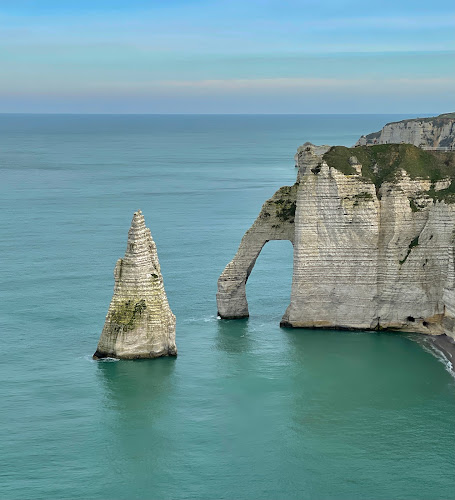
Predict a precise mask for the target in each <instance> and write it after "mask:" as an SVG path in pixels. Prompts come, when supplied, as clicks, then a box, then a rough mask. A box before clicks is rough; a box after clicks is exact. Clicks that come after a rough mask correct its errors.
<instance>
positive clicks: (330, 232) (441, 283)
mask: <svg viewBox="0 0 455 500" xmlns="http://www.w3.org/2000/svg"><path fill="white" fill-rule="evenodd" d="M441 116H442V117H446V116H450V115H441ZM428 120H433V121H425V120H420V121H419V120H408V121H403V122H398V123H397V124H388V125H386V127H384V129H383V131H384V130H385V129H386V128H387V127H389V128H388V130H389V131H390V132H387V134H389V135H387V134H386V133H383V132H381V133H378V134H379V135H378V136H377V140H380V141H384V142H385V141H388V140H389V139H390V140H391V139H392V137H393V138H396V139H397V142H398V143H397V144H377V145H370V146H366V145H364V146H357V147H354V148H346V147H343V146H334V147H330V146H314V145H313V144H310V143H306V144H304V145H303V146H301V147H300V148H299V149H298V153H297V155H296V163H297V166H298V168H299V170H298V174H297V180H296V183H295V184H294V185H293V186H285V187H282V188H280V189H279V190H278V191H277V192H276V193H275V194H274V195H273V196H272V198H270V199H269V200H267V201H266V202H265V203H264V205H263V207H262V210H261V212H260V213H259V216H258V218H257V219H256V221H255V222H254V224H253V225H252V226H251V228H250V229H249V230H248V231H247V232H246V233H245V235H244V237H243V238H242V241H241V243H240V247H239V249H238V251H237V253H236V255H235V257H234V258H233V260H232V261H231V262H230V263H229V264H228V265H227V266H226V268H225V270H224V271H223V273H222V274H221V276H220V278H219V280H218V293H217V304H218V313H219V315H220V316H221V317H222V318H240V317H246V316H248V314H249V312H248V303H247V299H246V292H245V284H246V282H247V280H248V277H249V275H250V273H251V270H252V269H253V266H254V264H255V261H256V259H257V257H258V255H259V253H260V251H261V249H262V247H263V246H264V245H265V243H267V242H268V241H270V240H283V239H285V240H290V241H291V242H292V243H293V245H294V263H293V280H292V290H291V300H290V305H289V307H288V308H287V310H286V312H285V313H284V316H283V318H282V321H281V324H282V326H289V327H307V328H340V329H343V328H344V329H359V330H395V331H406V332H419V333H426V334H432V335H441V334H444V333H445V334H447V335H448V336H450V337H451V338H453V339H455V264H454V262H455V258H454V257H455V247H454V235H455V181H454V179H455V175H454V172H455V153H452V152H441V151H425V150H423V149H422V148H419V147H416V146H415V145H413V144H402V142H403V141H406V139H408V138H409V137H410V136H409V135H402V136H399V137H397V136H396V134H395V132H393V133H392V129H394V126H396V127H398V129H399V130H408V129H409V130H410V129H411V128H413V129H415V130H417V129H420V128H422V129H424V130H425V131H426V132H425V134H429V135H431V134H430V132H429V129H428V128H427V125H428V124H429V123H432V124H433V125H432V126H434V127H436V125H435V124H439V123H441V126H439V125H438V126H437V127H436V128H434V130H436V129H437V130H445V131H447V134H446V135H445V136H444V141H445V142H444V144H449V138H451V139H450V140H453V122H454V119H452V118H451V119H450V120H451V122H450V123H451V125H449V124H446V119H445V118H441V119H440V117H438V118H436V119H428ZM438 120H440V122H439V121H438ZM450 120H449V119H448V121H450ZM443 122H444V123H443ZM419 123H421V124H419ZM398 129H397V130H398ZM438 133H439V132H438ZM406 134H407V132H406ZM429 135H428V136H429ZM436 135H437V134H436V132H435V133H434V134H433V137H436ZM366 137H367V138H368V137H370V136H366ZM422 137H424V134H423V133H420V135H419V141H420V140H421V138H422ZM425 137H426V135H425ZM402 139H403V140H402ZM441 141H442V139H441V135H439V136H438V139H434V140H433V142H432V144H441ZM450 144H451V143H450Z"/></svg>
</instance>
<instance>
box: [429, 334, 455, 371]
mask: <svg viewBox="0 0 455 500" xmlns="http://www.w3.org/2000/svg"><path fill="white" fill-rule="evenodd" d="M426 340H428V343H429V344H430V346H431V347H432V348H433V350H434V351H439V354H442V355H443V356H444V358H445V359H446V360H447V361H448V362H449V363H450V371H451V372H452V374H455V366H454V365H455V340H454V339H452V338H451V337H449V336H448V335H445V334H442V335H428V336H426ZM435 354H438V353H436V352H435Z"/></svg>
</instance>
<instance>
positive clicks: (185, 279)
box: [0, 114, 455, 500]
mask: <svg viewBox="0 0 455 500" xmlns="http://www.w3.org/2000/svg"><path fill="white" fill-rule="evenodd" d="M408 117H409V115H406V116H405V115H6V114H3V115H0V256H1V260H0V283H1V285H0V332H1V337H0V353H1V362H0V498H1V499H46V500H50V499H229V500H230V499H232V500H242V499H253V500H254V499H261V500H268V499H271V500H272V499H346V500H353V499H368V500H375V499H387V500H390V499H395V500H396V499H412V500H416V499H424V500H429V499H444V500H447V499H453V498H455V379H454V377H453V376H452V375H451V373H450V370H449V366H448V362H447V360H445V359H444V358H443V357H442V356H440V355H438V353H437V352H434V351H432V348H431V346H430V345H428V344H426V343H425V341H423V340H422V339H421V338H420V340H419V338H417V337H418V336H416V335H411V334H399V333H378V332H374V333H372V332H346V331H325V330H303V329H283V328H280V327H279V323H280V319H281V316H282V315H283V313H284V311H285V309H286V307H287V305H288V304H289V300H290V289H291V279H292V245H291V243H290V242H288V241H274V242H270V243H268V244H267V245H266V246H265V247H264V249H263V251H262V253H261V255H260V256H259V258H258V260H257V263H256V266H255V268H254V270H253V272H252V274H251V276H250V279H249V281H248V284H247V296H248V301H249V308H250V317H249V318H248V319H245V320H232V321H227V320H220V319H218V318H217V308H216V300H215V294H216V288H217V279H218V276H219V275H220V273H221V272H222V270H223V269H224V267H225V266H226V264H227V263H228V262H229V261H230V260H231V259H232V257H233V256H234V254H235V252H236V250H237V248H238V245H239V243H240V240H241V238H242V236H243V234H244V232H245V231H246V230H247V229H248V228H249V226H250V225H251V224H252V223H253V221H254V220H255V218H256V216H257V214H258V213H259V211H260V208H261V205H262V204H263V202H264V201H265V200H266V199H267V198H269V197H270V196H271V195H272V194H273V193H274V192H275V191H276V190H277V189H278V188H279V187H280V186H283V185H291V184H293V183H294V181H295V178H296V169H295V167H294V160H293V156H294V153H295V152H296V149H297V147H298V146H299V145H301V144H303V143H304V142H306V141H311V142H313V143H315V144H341V145H346V146H351V145H353V144H354V143H355V141H356V140H357V138H358V137H359V136H360V135H361V134H365V133H369V132H372V131H376V130H379V129H380V128H381V127H382V126H383V125H384V124H385V123H387V122H389V121H395V120H400V119H403V118H408ZM138 209H141V210H142V211H143V213H144V216H145V220H146V223H147V225H148V227H150V229H151V232H152V235H153V238H154V240H155V242H156V244H157V248H158V255H159V259H160V263H161V270H162V273H163V277H164V284H165V288H166V292H167V296H168V299H169V303H170V306H171V308H172V310H173V312H174V314H175V315H176V317H177V329H176V342H177V347H178V357H177V358H160V359H155V360H143V361H117V360H105V361H93V360H92V354H93V353H94V351H95V349H96V345H97V343H98V339H99V336H100V333H101V330H102V327H103V324H104V319H105V315H106V312H107V308H108V306H109V302H110V299H111V297H112V292H113V285H114V277H113V269H114V266H115V263H116V260H117V259H118V258H120V257H122V256H123V254H124V252H125V248H126V241H127V233H128V229H129V225H130V222H131V218H132V215H133V213H134V211H136V210H138Z"/></svg>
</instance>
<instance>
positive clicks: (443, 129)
mask: <svg viewBox="0 0 455 500" xmlns="http://www.w3.org/2000/svg"><path fill="white" fill-rule="evenodd" d="M401 143H406V144H414V146H418V147H421V148H423V149H425V148H430V149H432V148H441V149H442V148H447V149H455V113H446V114H443V115H439V116H434V117H431V118H414V119H410V120H402V121H399V122H392V123H387V124H386V125H385V126H384V127H383V129H382V130H380V131H379V132H373V133H371V134H368V135H363V136H362V137H361V138H360V139H359V140H358V141H357V143H356V146H365V145H371V144H401Z"/></svg>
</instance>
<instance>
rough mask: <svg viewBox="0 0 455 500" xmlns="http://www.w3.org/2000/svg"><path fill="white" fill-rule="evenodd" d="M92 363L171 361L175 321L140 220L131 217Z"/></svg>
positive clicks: (174, 349)
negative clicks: (108, 360)
mask: <svg viewBox="0 0 455 500" xmlns="http://www.w3.org/2000/svg"><path fill="white" fill-rule="evenodd" d="M114 277H115V286H114V296H113V297H112V300H111V303H110V306H109V310H108V312H107V315H106V321H105V323H104V328H103V331H102V333H101V337H100V340H99V342H98V347H97V349H96V352H95V354H94V355H93V358H94V359H100V358H106V357H112V358H119V359H140V358H157V357H160V356H176V355H177V347H176V345H175V316H174V315H173V314H172V311H171V309H170V307H169V303H168V301H167V297H166V292H165V290H164V284H163V276H162V275H161V269H160V264H159V261H158V254H157V251H156V244H155V242H154V241H153V238H152V235H151V233H150V229H148V228H147V227H146V226H145V220H144V216H143V215H142V212H141V211H140V210H138V211H137V212H135V213H134V215H133V220H132V222H131V227H130V230H129V232H128V244H127V248H126V252H125V256H124V258H123V259H119V260H118V261H117V264H116V266H115V269H114Z"/></svg>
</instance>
